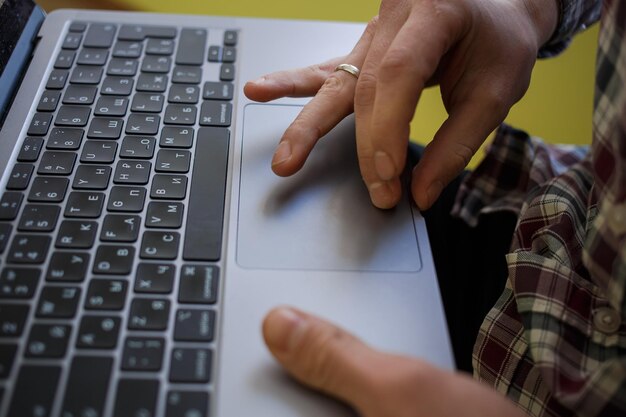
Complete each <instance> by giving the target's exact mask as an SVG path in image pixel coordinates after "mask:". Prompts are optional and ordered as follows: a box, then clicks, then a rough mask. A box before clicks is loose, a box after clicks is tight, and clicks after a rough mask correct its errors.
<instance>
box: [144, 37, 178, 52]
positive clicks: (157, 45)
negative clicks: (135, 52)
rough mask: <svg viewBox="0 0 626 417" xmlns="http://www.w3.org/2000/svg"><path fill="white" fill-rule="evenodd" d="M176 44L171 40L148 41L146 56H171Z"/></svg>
mask: <svg viewBox="0 0 626 417" xmlns="http://www.w3.org/2000/svg"><path fill="white" fill-rule="evenodd" d="M175 46H176V43H175V42H174V40H172V39H148V44H147V45H146V55H168V56H169V55H172V54H173V53H174V47H175Z"/></svg>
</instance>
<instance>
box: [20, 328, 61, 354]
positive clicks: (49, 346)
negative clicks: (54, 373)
mask: <svg viewBox="0 0 626 417" xmlns="http://www.w3.org/2000/svg"><path fill="white" fill-rule="evenodd" d="M71 333H72V328H71V327H70V326H66V325H63V324H34V325H33V326H32V327H31V329H30V334H29V336H28V342H27V343H26V349H25V352H24V356H25V357H27V358H62V357H64V356H65V353H66V352H67V345H68V342H69V339H70V334H71Z"/></svg>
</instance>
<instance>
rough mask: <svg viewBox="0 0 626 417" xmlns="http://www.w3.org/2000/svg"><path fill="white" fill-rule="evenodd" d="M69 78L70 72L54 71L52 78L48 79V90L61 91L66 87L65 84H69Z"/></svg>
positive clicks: (51, 74)
mask: <svg viewBox="0 0 626 417" xmlns="http://www.w3.org/2000/svg"><path fill="white" fill-rule="evenodd" d="M68 76H69V72H68V71H66V70H60V69H55V70H52V72H51V73H50V76H49V77H48V82H47V83H46V88H47V89H48V90H60V89H62V88H63V87H65V83H66V82H67V77H68Z"/></svg>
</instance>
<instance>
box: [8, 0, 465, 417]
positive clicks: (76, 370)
mask: <svg viewBox="0 0 626 417" xmlns="http://www.w3.org/2000/svg"><path fill="white" fill-rule="evenodd" d="M0 28H1V29H0V30H1V31H2V48H1V53H2V55H1V56H0V60H1V61H0V62H1V63H2V67H1V68H0V71H1V73H0V74H1V75H0V76H1V78H0V107H2V110H3V111H2V118H3V124H2V130H1V132H0V166H1V167H2V172H3V175H2V181H1V183H0V187H1V192H2V194H1V198H0V253H1V255H0V269H1V271H0V416H8V417H48V416H55V417H56V416H58V417H101V416H116V417H123V416H132V417H153V416H158V417H161V416H162V417H173V416H176V417H200V416H220V417H236V416H247V415H257V416H273V417H283V416H285V417H286V416H321V415H323V416H337V417H339V416H347V415H352V412H351V411H350V410H349V409H348V408H346V407H345V406H343V405H341V404H339V403H337V402H335V401H333V400H330V399H328V398H326V397H324V396H322V395H319V394H316V393H314V392H312V391H309V390H307V389H305V388H303V387H302V386H300V385H298V384H297V383H295V382H294V381H293V380H291V379H290V378H289V377H288V376H287V375H286V374H285V373H284V371H282V370H281V369H280V368H279V366H278V365H277V364H276V363H275V362H274V361H273V359H272V357H271V356H270V354H269V353H268V351H267V349H266V348H265V346H264V345H263V341H262V337H261V332H260V324H261V321H262V318H263V316H264V315H265V313H266V312H267V311H268V310H269V309H270V308H272V307H274V306H276V305H281V304H289V305H293V306H296V307H298V308H301V309H303V310H306V311H309V312H312V313H314V314H318V315H320V316H322V317H325V318H327V319H330V320H332V321H334V322H335V323H337V324H339V325H340V326H343V327H345V328H346V329H347V330H349V331H351V332H353V333H354V334H356V335H357V336H359V337H361V338H362V339H363V340H365V341H366V342H367V343H369V344H371V345H373V346H374V347H376V348H378V349H382V350H386V351H392V352H396V353H400V354H406V355H412V356H416V357H420V358H424V359H426V360H428V361H430V362H432V363H434V364H436V365H439V366H442V367H446V368H452V367H453V366H454V365H453V359H452V355H451V349H450V346H449V341H448V336H447V330H446V324H445V319H444V315H443V309H442V304H441V301H440V297H439V292H438V287H437V280H436V276H435V271H434V266H433V261H432V258H431V253H430V247H429V243H428V238H427V234H426V228H425V223H424V219H423V218H422V217H421V216H420V213H419V212H418V211H417V210H416V208H415V206H414V205H413V204H411V202H410V197H409V195H408V194H405V196H404V198H403V199H402V201H401V203H400V204H399V205H398V207H396V208H395V209H393V210H389V211H381V210H378V209H376V208H374V207H373V206H372V205H371V204H370V202H369V199H368V195H367V191H366V189H365V187H364V185H363V184H362V182H361V180H360V175H359V170H358V165H357V161H356V156H355V143H354V142H355V140H354V126H353V120H352V119H350V118H349V119H347V120H345V121H344V122H343V123H342V124H340V125H339V126H338V127H337V128H336V129H335V130H333V131H332V132H331V133H330V134H329V135H328V137H327V138H324V139H323V140H322V141H321V142H320V144H319V146H318V147H317V148H316V149H315V150H314V152H313V154H312V156H311V158H310V159H309V160H308V161H307V163H306V165H305V167H304V168H303V169H302V171H301V172H299V173H298V174H297V175H294V176H293V177H290V178H279V177H276V176H274V175H273V174H272V173H271V170H270V161H271V157H272V152H273V149H274V147H275V145H276V144H277V141H278V139H279V138H280V136H281V134H282V132H283V131H284V130H285V128H286V127H287V126H288V125H289V123H290V122H291V121H292V120H293V119H294V118H295V117H296V115H297V114H298V112H299V111H300V110H301V108H302V106H303V105H304V104H305V103H306V100H305V99H283V100H279V101H277V102H275V103H271V104H258V103H253V102H251V101H249V100H248V99H246V97H245V96H244V95H243V93H242V87H243V84H244V83H245V81H246V80H248V79H253V78H257V77H258V76H260V75H262V74H265V73H268V72H271V71H275V70H280V69H286V68H291V67H299V66H304V65H309V64H312V63H317V62H321V61H324V60H326V59H328V58H330V57H334V56H338V55H342V54H345V53H347V52H348V51H349V50H350V49H351V47H352V46H353V45H354V43H355V41H356V40H357V39H358V37H359V35H360V34H361V32H362V30H363V25H361V24H348V23H322V22H308V21H284V20H255V19H240V18H216V17H207V16H177V15H159V14H143V13H141V14H140V13H114V12H96V11H94V12H91V11H75V10H65V11H59V12H54V13H51V14H50V15H48V16H44V14H43V13H42V11H41V10H40V9H39V8H38V7H37V6H35V5H34V4H32V3H31V2H30V1H28V0H15V1H9V0H7V1H4V2H2V1H0Z"/></svg>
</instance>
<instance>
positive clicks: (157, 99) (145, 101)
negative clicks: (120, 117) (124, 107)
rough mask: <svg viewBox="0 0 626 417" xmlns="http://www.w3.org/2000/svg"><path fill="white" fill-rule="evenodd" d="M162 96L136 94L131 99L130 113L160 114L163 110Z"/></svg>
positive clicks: (163, 98)
mask: <svg viewBox="0 0 626 417" xmlns="http://www.w3.org/2000/svg"><path fill="white" fill-rule="evenodd" d="M164 101H165V96H163V94H150V93H137V94H135V96H134V97H133V103H132V105H131V107H130V110H131V111H134V112H144V113H161V110H163V102H164Z"/></svg>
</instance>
